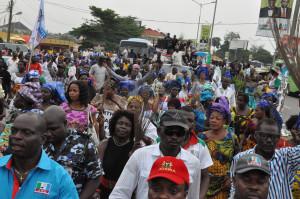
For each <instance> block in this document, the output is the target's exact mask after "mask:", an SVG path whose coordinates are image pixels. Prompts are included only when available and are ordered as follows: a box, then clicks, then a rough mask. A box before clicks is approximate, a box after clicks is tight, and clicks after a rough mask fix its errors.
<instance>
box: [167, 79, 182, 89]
mask: <svg viewBox="0 0 300 199" xmlns="http://www.w3.org/2000/svg"><path fill="white" fill-rule="evenodd" d="M163 87H164V88H165V89H166V90H171V89H172V88H174V87H175V88H178V89H179V90H181V89H182V86H181V84H180V83H179V82H178V81H177V80H170V81H167V82H164V83H163Z"/></svg>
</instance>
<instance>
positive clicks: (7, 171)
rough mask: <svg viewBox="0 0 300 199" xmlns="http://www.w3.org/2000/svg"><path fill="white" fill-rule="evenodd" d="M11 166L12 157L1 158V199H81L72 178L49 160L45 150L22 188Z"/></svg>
mask: <svg viewBox="0 0 300 199" xmlns="http://www.w3.org/2000/svg"><path fill="white" fill-rule="evenodd" d="M11 164H12V158H11V155H7V156H4V157H2V158H0V180H1V186H0V198H1V199H2V198H3V199H4V198H5V199H19V198H20V199H21V198H22V199H24V198H26V199H27V198H29V199H42V198H49V199H50V198H52V199H54V198H59V199H70V198H72V199H74V198H75V199H77V198H78V199H79V197H78V194H77V191H76V188H75V185H74V183H73V180H72V178H71V176H70V175H69V174H68V172H67V171H66V170H65V169H64V168H63V167H62V166H60V165H59V164H58V163H56V162H55V161H53V160H51V159H50V158H48V157H47V155H46V153H45V152H44V150H42V155H41V159H40V162H39V164H38V165H37V167H36V168H34V169H33V170H32V171H31V172H30V173H29V175H28V177H27V179H26V181H25V182H24V183H23V185H22V187H21V188H19V182H18V180H17V178H16V177H15V175H14V170H13V167H12V165H11Z"/></svg>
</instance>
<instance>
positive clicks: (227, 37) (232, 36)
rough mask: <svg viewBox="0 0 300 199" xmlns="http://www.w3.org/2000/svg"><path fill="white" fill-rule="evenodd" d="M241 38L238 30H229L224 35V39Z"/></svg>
mask: <svg viewBox="0 0 300 199" xmlns="http://www.w3.org/2000/svg"><path fill="white" fill-rule="evenodd" d="M240 38H241V36H240V34H239V33H238V32H229V33H227V34H226V35H225V36H224V40H225V41H232V40H239V39H240Z"/></svg>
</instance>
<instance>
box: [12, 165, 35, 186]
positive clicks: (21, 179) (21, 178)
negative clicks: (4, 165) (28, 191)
mask: <svg viewBox="0 0 300 199" xmlns="http://www.w3.org/2000/svg"><path fill="white" fill-rule="evenodd" d="M35 167H36V166H35ZM35 167H33V168H32V169H34V168H35ZM14 169H15V171H16V172H17V174H19V175H20V176H21V177H20V181H21V182H22V181H23V180H24V178H23V175H27V174H28V173H29V172H30V171H31V170H32V169H29V170H28V171H26V172H25V173H23V174H21V173H20V172H19V171H18V170H17V169H16V168H14Z"/></svg>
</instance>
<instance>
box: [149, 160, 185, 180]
mask: <svg viewBox="0 0 300 199" xmlns="http://www.w3.org/2000/svg"><path fill="white" fill-rule="evenodd" d="M160 177H162V178H167V179H169V180H171V181H173V182H175V183H176V184H183V183H184V182H186V183H187V184H188V185H190V177H189V171H188V169H187V167H186V166H185V164H184V162H183V161H182V160H180V159H177V158H174V157H172V156H164V157H161V158H158V159H157V160H156V161H155V162H154V163H153V165H152V168H151V171H150V175H149V178H148V180H147V181H149V180H151V179H153V178H160Z"/></svg>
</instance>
